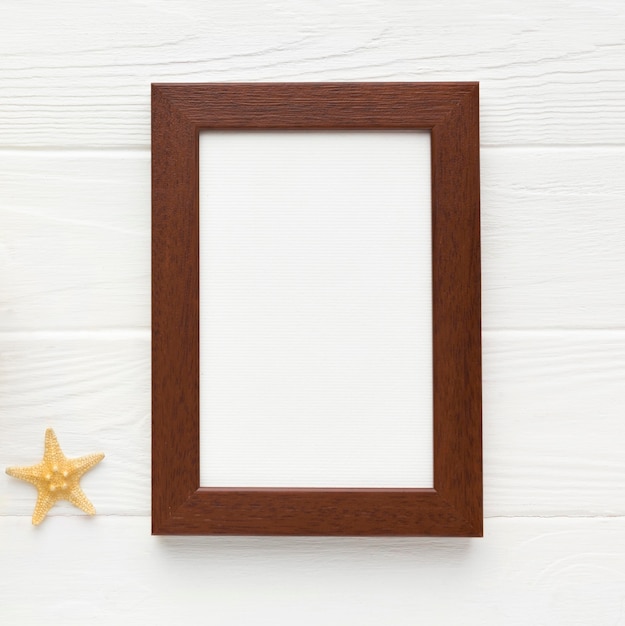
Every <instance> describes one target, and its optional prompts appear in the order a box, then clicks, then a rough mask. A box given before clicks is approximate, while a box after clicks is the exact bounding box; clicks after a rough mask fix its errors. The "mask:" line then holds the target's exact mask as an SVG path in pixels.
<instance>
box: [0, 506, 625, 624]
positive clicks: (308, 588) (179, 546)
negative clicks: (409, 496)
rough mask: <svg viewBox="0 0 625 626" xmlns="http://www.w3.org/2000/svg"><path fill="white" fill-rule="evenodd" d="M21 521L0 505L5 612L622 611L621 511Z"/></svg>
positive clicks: (31, 619)
mask: <svg viewBox="0 0 625 626" xmlns="http://www.w3.org/2000/svg"><path fill="white" fill-rule="evenodd" d="M23 526H24V521H23V519H22V518H20V517H4V518H0V558H1V559H2V563H3V566H4V572H3V578H2V582H1V583H0V585H1V586H0V592H1V593H2V595H3V599H7V598H10V602H9V603H6V602H3V605H2V608H1V609H0V611H2V616H3V618H4V620H3V623H6V624H39V623H47V624H111V623H115V624H120V626H126V625H134V624H155V625H157V626H161V625H165V624H204V623H209V624H210V623H218V624H223V625H224V626H233V625H236V626H238V625H239V624H260V625H272V626H273V625H274V624H289V625H290V624H301V625H302V626H318V624H337V625H339V624H349V625H352V624H353V625H354V626H356V625H358V626H361V625H362V626H379V625H380V624H393V626H413V625H414V624H421V623H422V624H453V625H457V624H462V625H463V626H464V625H466V626H484V624H506V626H508V625H509V626H527V625H528V624H558V625H559V624H562V625H566V626H605V625H607V624H621V623H622V621H623V603H624V602H625V521H624V520H623V519H622V518H619V519H593V520H584V519H553V520H545V519H537V518H529V519H514V520H507V519H491V520H486V524H485V533H486V537H487V538H486V539H484V540H470V539H425V538H410V539H388V538H387V539H378V538H351V539H337V538H327V539H325V540H322V541H320V540H319V539H313V538H307V537H298V538H271V537H230V538H223V537H222V538H219V537H185V538H175V537H167V538H163V537H151V536H150V534H149V530H150V523H149V519H148V518H146V517H133V518H126V519H124V518H122V517H102V516H100V517H98V518H95V519H85V518H80V517H67V518H58V517H57V518H55V519H53V520H47V521H46V522H45V523H44V524H43V525H42V526H41V527H40V528H37V530H36V531H32V530H30V529H27V531H25V530H24V528H23ZM104 538H106V539H104ZM68 550H71V558H68Z"/></svg>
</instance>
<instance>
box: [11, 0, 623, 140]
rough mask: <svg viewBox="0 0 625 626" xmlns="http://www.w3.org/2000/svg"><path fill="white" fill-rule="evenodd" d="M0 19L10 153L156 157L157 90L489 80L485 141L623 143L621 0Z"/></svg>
mask: <svg viewBox="0 0 625 626" xmlns="http://www.w3.org/2000/svg"><path fill="white" fill-rule="evenodd" d="M34 7H36V10H34ZM3 9H4V10H3V28H2V38H0V55H1V56H2V59H3V63H2V67H1V68H0V83H1V84H2V86H3V89H2V93H1V94H0V137H1V138H2V140H1V141H2V145H4V146H82V147H84V146H143V147H147V146H149V124H150V109H149V107H150V103H149V93H150V89H149V87H150V83H151V82H201V81H205V82H207V81H212V82H219V81H289V80H298V81H318V80H326V81H328V80H329V81H361V80H377V81H384V80H387V81H388V80H412V81H416V80H420V81H437V80H441V81H452V80H461V81H467V80H480V81H481V83H482V89H481V94H482V107H481V111H482V140H483V142H484V143H485V144H488V145H505V144H510V143H514V144H527V143H531V144H552V143H559V144H577V145H584V144H597V143H603V144H621V145H622V144H623V137H625V115H624V114H623V107H622V102H623V96H624V86H625V64H624V63H623V52H624V50H625V43H624V42H623V38H622V33H623V31H624V30H625V14H624V13H623V11H622V2H621V0H605V1H604V2H601V3H589V2H586V1H585V0H571V1H570V2H566V3H562V2H559V1H558V0H545V1H542V0H528V1H527V2H525V3H524V5H523V11H522V12H519V11H518V7H517V6H516V5H514V4H510V5H509V6H502V5H501V3H497V2H491V1H488V0H486V1H484V2H481V3H479V4H478V5H475V4H468V3H461V2H453V3H452V6H447V7H443V8H441V7H440V6H439V5H438V4H436V3H401V4H398V3H380V2H371V1H367V2H365V3H363V2H362V1H361V0H358V1H356V0H348V1H346V2H342V3H306V2H298V3H296V4H295V5H293V3H290V2H286V1H285V0H272V1H271V2H269V3H252V2H245V3H243V4H241V3H238V2H231V3H228V2H220V3H200V2H196V1H195V0H183V1H180V2H177V3H176V4H175V6H174V5H172V4H171V3H167V2H162V1H159V2H150V3H144V2H121V1H115V2H113V3H107V5H106V7H104V6H101V7H93V6H91V4H85V3H81V2H78V0H64V1H63V2H57V3H54V4H46V3H41V2H35V3H33V2H32V0H31V1H30V2H28V1H24V0H5V2H4V3H3ZM276 16H286V18H285V19H276ZM138 25H140V26H141V27H140V28H139V27H138Z"/></svg>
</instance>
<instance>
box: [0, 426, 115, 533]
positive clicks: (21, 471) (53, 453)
mask: <svg viewBox="0 0 625 626" xmlns="http://www.w3.org/2000/svg"><path fill="white" fill-rule="evenodd" d="M103 458H104V455H103V454H88V455H87V456H81V457H79V458H77V459H68V458H67V457H66V456H65V455H64V454H63V451H62V450H61V447H60V446H59V442H58V441H57V439H56V435H55V434H54V431H53V430H52V429H51V428H48V430H46V444H45V450H44V453H43V460H42V461H41V463H38V464H37V465H31V466H29V467H8V468H7V470H6V472H7V474H8V475H9V476H13V477H15V478H20V479H21V480H25V481H27V482H29V483H31V484H33V485H35V487H37V491H38V492H39V495H38V497H37V504H35V511H34V513H33V524H35V525H37V524H40V523H41V522H42V521H43V519H44V518H45V516H46V515H47V513H48V511H49V510H50V509H51V508H52V507H53V506H54V505H55V503H56V502H57V501H58V500H69V501H70V502H71V503H72V504H73V505H75V506H77V507H78V508H79V509H82V510H83V511H84V512H85V513H89V515H93V514H94V513H95V509H94V508H93V504H91V502H89V499H88V498H87V496H86V495H85V494H84V493H83V490H82V489H81V488H80V484H79V481H80V477H81V476H82V475H83V474H84V473H85V472H86V471H87V470H89V469H91V468H92V467H93V466H94V465H96V464H97V463H99V462H100V461H101V460H102V459H103Z"/></svg>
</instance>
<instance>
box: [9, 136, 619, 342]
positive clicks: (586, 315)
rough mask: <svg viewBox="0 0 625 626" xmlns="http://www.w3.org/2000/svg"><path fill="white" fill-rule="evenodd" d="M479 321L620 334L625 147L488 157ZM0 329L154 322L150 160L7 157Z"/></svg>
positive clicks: (93, 155)
mask: <svg viewBox="0 0 625 626" xmlns="http://www.w3.org/2000/svg"><path fill="white" fill-rule="evenodd" d="M481 158H482V277H483V279H482V288H483V327H484V328H485V329H506V328H508V329H511V328H512V329H514V328H546V327H550V328H584V327H585V328H624V327H625V326H624V322H623V311H624V310H625V290H624V289H623V288H622V284H623V276H622V268H623V267H625V228H623V220H624V219H625V217H624V214H623V211H622V209H621V205H622V198H623V197H625V178H624V177H623V176H622V175H621V170H622V164H623V162H624V161H625V149H622V148H613V149H612V148H608V149H599V148H592V149H590V148H589V149H586V150H574V151H570V150H565V149H538V148H534V149H488V148H486V149H483V150H482V155H481ZM0 187H1V188H2V192H3V201H2V204H1V205H0V223H1V224H2V234H1V236H0V262H1V263H2V277H3V278H2V280H3V285H2V299H1V301H0V328H1V329H3V330H5V331H7V330H11V331H13V330H28V329H75V330H78V329H86V328H114V327H148V326H149V323H150V155H149V153H148V152H144V151H127V152H97V151H96V152H73V151H50V152H38V151H35V152H30V151H18V152H15V151H0Z"/></svg>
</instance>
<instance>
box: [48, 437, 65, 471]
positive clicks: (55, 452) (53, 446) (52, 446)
mask: <svg viewBox="0 0 625 626" xmlns="http://www.w3.org/2000/svg"><path fill="white" fill-rule="evenodd" d="M43 459H44V461H47V462H48V463H50V464H52V465H55V464H58V463H60V462H61V461H63V460H64V459H65V455H64V454H63V451H62V450H61V446H60V445H59V441H58V439H57V438H56V435H55V434H54V431H53V430H52V429H51V428H48V429H47V430H46V443H45V448H44V453H43Z"/></svg>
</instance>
